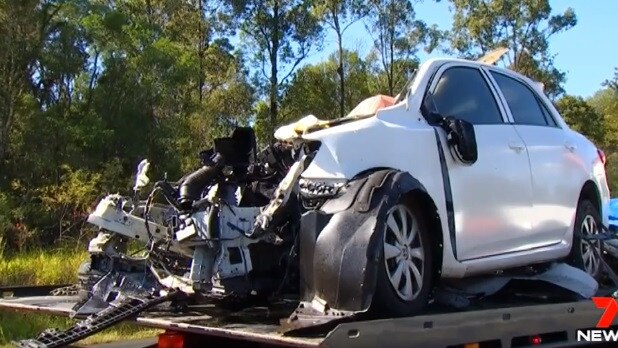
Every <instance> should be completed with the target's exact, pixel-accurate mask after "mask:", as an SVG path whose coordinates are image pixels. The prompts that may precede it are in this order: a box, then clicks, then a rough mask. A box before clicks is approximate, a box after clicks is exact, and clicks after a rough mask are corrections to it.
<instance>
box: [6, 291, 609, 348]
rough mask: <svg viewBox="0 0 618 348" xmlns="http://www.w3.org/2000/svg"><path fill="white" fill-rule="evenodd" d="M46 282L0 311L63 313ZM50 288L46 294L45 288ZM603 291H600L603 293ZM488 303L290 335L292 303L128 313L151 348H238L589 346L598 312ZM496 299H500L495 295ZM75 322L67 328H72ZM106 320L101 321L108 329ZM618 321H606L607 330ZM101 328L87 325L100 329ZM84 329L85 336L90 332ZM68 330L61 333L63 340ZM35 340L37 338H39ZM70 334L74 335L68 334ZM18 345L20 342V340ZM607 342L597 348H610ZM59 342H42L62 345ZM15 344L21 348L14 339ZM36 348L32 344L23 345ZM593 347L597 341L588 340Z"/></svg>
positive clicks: (17, 294) (576, 304)
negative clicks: (283, 324)
mask: <svg viewBox="0 0 618 348" xmlns="http://www.w3.org/2000/svg"><path fill="white" fill-rule="evenodd" d="M50 290H53V287H49V286H48V287H9V288H0V291H1V293H2V299H0V309H3V310H13V311H30V312H36V313H41V314H44V313H45V314H52V315H60V316H69V315H71V314H72V307H73V305H74V304H75V303H76V302H77V301H78V299H77V297H76V296H70V295H69V296H67V295H62V294H61V295H56V296H51V295H49V292H50ZM52 292H53V291H52ZM610 294H611V289H603V290H600V291H599V293H598V295H599V296H609V295H610ZM515 297H517V296H514V297H511V300H507V302H506V303H508V304H506V305H505V302H502V304H498V303H497V302H496V303H494V302H493V301H492V300H488V301H483V302H482V304H479V305H475V306H471V307H469V308H466V309H464V310H458V311H453V310H452V309H445V308H439V306H434V307H432V308H430V310H429V312H428V313H427V314H425V315H420V316H415V317H409V318H395V319H393V318H391V319H378V320H361V321H355V322H344V323H339V324H337V325H335V326H333V327H328V328H322V330H318V331H314V332H301V333H297V334H295V335H293V336H289V335H284V334H282V333H280V331H279V330H280V326H279V322H278V320H279V318H281V317H284V316H285V315H286V314H285V313H289V311H288V312H285V311H286V310H289V308H293V304H288V305H286V304H282V305H281V306H279V307H277V306H270V307H268V308H267V307H252V308H248V309H244V310H242V311H233V310H221V309H217V308H215V307H209V306H202V307H200V308H197V307H196V308H194V307H189V308H186V309H185V310H184V311H183V312H182V314H175V313H174V312H173V311H170V310H169V307H168V308H167V309H157V307H154V308H152V309H151V310H149V311H145V312H143V313H138V314H139V315H137V316H133V317H128V319H131V320H134V322H135V324H137V325H140V326H146V327H152V328H158V329H163V330H165V333H164V334H162V335H160V337H159V342H158V346H159V347H193V346H198V345H199V346H205V345H207V344H216V345H225V346H235V345H242V346H243V347H245V346H248V347H346V346H353V347H377V346H380V345H383V344H387V345H388V346H389V347H449V348H450V347H465V348H468V347H469V348H472V347H534V346H541V347H566V346H590V345H591V343H590V342H581V341H578V337H577V331H578V330H583V331H586V330H589V329H594V328H595V326H596V324H597V322H598V321H599V318H600V316H601V314H602V310H600V309H599V308H597V307H596V306H595V304H594V303H593V301H591V300H581V301H555V299H554V300H553V303H551V302H552V301H550V300H547V299H545V300H543V296H542V295H538V296H536V301H531V297H528V298H526V299H524V298H519V299H514V298H515ZM501 301H504V299H502V300H501ZM78 326H79V325H76V326H75V327H78ZM109 326H111V325H108V326H105V327H109ZM616 328H618V326H612V327H610V329H612V330H614V329H616ZM102 329H104V327H102V326H100V327H98V328H94V331H101V330H102ZM94 331H92V332H90V334H92V333H94ZM69 336H70V335H68V336H66V337H64V338H63V339H66V342H67V343H70V342H74V341H75V340H73V341H71V339H72V337H69ZM39 337H41V336H39ZM73 338H76V337H73ZM22 342H24V341H22ZM615 344H616V343H615V342H614V343H612V342H610V343H605V346H608V347H609V346H615ZM62 345H64V344H62V342H58V341H57V342H55V343H54V344H50V345H49V347H52V346H62ZM21 346H28V345H27V344H24V343H22V345H21ZM30 346H33V347H34V346H36V345H34V344H33V345H30ZM595 346H598V345H595Z"/></svg>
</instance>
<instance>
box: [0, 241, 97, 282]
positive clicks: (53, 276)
mask: <svg viewBox="0 0 618 348" xmlns="http://www.w3.org/2000/svg"><path fill="white" fill-rule="evenodd" d="M87 259H88V254H87V253H86V251H81V252H76V251H74V250H68V249H58V250H53V251H41V250H33V251H28V252H24V253H21V254H15V255H12V256H9V257H6V258H0V286H3V285H4V286H6V285H53V284H70V283H74V282H75V281H76V280H77V268H78V267H79V265H80V264H81V263H82V262H84V260H87Z"/></svg>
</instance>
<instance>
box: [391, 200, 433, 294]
mask: <svg viewBox="0 0 618 348" xmlns="http://www.w3.org/2000/svg"><path fill="white" fill-rule="evenodd" d="M419 228H420V226H419V224H418V220H417V219H416V218H415V216H414V214H412V213H411V212H410V210H409V209H408V208H407V207H406V206H405V205H403V204H398V205H396V206H394V207H392V208H391V209H390V210H389V211H388V213H387V215H386V231H385V233H384V264H385V267H386V274H387V275H388V279H389V280H390V283H391V285H392V287H393V289H394V290H395V292H396V293H397V296H399V298H400V299H402V300H404V301H412V300H414V299H415V298H416V297H417V296H418V295H419V293H420V291H421V289H422V288H423V273H424V271H425V253H424V250H423V240H422V239H421V238H422V237H421V233H420V231H419Z"/></svg>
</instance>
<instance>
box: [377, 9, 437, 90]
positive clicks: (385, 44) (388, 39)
mask: <svg viewBox="0 0 618 348" xmlns="http://www.w3.org/2000/svg"><path fill="white" fill-rule="evenodd" d="M369 8H370V13H369V16H368V21H367V23H366V27H367V30H368V31H369V32H370V33H372V37H373V41H374V46H375V53H374V59H372V60H373V61H374V62H376V63H377V66H378V67H379V70H381V71H382V72H383V73H384V76H385V77H386V89H385V92H386V93H387V94H389V95H391V96H392V95H395V93H396V92H399V90H398V89H399V88H401V87H402V86H403V85H404V84H405V82H406V81H407V76H406V74H405V70H402V69H401V68H402V67H405V66H406V65H405V64H400V62H404V61H409V60H410V59H411V58H415V56H416V53H417V51H418V47H419V46H420V45H421V44H424V43H426V42H429V45H428V46H427V47H426V50H427V51H431V50H432V49H433V48H434V47H435V45H436V44H437V37H438V36H439V32H438V31H437V30H436V29H435V27H431V28H430V27H428V26H427V25H426V24H425V23H424V22H423V21H421V20H416V19H415V16H416V15H415V12H414V6H413V4H412V1H410V0H402V1H397V0H371V1H369ZM412 60H414V59H412Z"/></svg>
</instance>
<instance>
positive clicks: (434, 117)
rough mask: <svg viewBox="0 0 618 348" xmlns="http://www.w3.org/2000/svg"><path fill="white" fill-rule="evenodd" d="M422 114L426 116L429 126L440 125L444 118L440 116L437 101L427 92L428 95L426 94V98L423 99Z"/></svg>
mask: <svg viewBox="0 0 618 348" xmlns="http://www.w3.org/2000/svg"><path fill="white" fill-rule="evenodd" d="M421 113H422V114H423V116H425V119H426V120H427V122H428V123H429V124H434V125H435V124H439V123H440V121H441V120H442V116H441V115H440V112H439V111H438V106H437V105H436V100H435V99H434V97H433V94H432V93H431V92H427V94H425V98H423V103H422V104H421Z"/></svg>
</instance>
